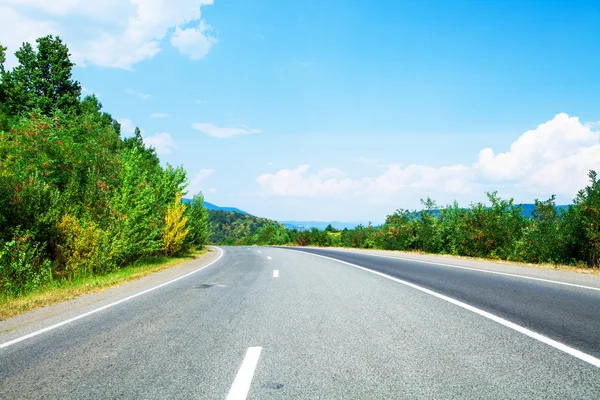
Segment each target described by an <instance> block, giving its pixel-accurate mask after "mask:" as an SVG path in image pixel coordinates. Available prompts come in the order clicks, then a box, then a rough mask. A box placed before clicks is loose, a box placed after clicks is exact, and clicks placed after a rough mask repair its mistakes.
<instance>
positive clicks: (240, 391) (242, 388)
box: [227, 347, 262, 400]
mask: <svg viewBox="0 0 600 400" xmlns="http://www.w3.org/2000/svg"><path fill="white" fill-rule="evenodd" d="M261 351H262V347H250V348H249V349H248V351H247V352H246V356H245V357H244V361H243V362H242V366H241V367H240V370H239V371H238V373H237V375H236V377H235V380H234V381H233V385H231V390H229V394H228V395H227V400H246V397H248V391H250V384H251V383H252V378H253V377H254V371H255V370H256V365H257V364H258V358H259V357H260V352H261Z"/></svg>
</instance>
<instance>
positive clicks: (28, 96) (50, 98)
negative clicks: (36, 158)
mask: <svg viewBox="0 0 600 400" xmlns="http://www.w3.org/2000/svg"><path fill="white" fill-rule="evenodd" d="M36 42H37V50H34V48H33V47H32V46H31V45H30V44H29V43H24V44H23V46H21V48H20V49H19V50H17V52H16V53H15V55H16V57H17V60H18V61H19V64H18V65H17V66H16V67H15V68H14V69H13V70H12V71H10V72H8V73H6V74H4V78H3V84H4V85H5V88H6V90H7V92H8V93H7V98H6V100H7V101H6V104H7V106H8V108H9V110H10V112H11V113H12V114H13V115H17V114H21V113H25V112H31V111H34V110H39V111H40V112H41V113H43V114H44V115H52V114H54V112H55V111H57V110H60V111H61V112H63V113H67V114H74V113H77V112H78V111H79V103H80V100H79V98H80V96H81V86H80V84H79V82H77V81H75V80H73V78H72V69H73V66H74V65H75V64H73V63H72V62H71V60H70V59H69V57H70V54H69V49H68V48H67V46H66V45H64V44H63V43H62V41H61V39H60V38H59V37H54V36H52V35H48V36H45V37H42V38H39V39H37V40H36Z"/></svg>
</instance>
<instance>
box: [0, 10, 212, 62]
mask: <svg viewBox="0 0 600 400" xmlns="http://www.w3.org/2000/svg"><path fill="white" fill-rule="evenodd" d="M212 3H213V0H178V1H176V2H172V1H169V0H128V1H127V0H104V1H102V2H93V1H88V0H55V1H47V0H0V37H2V38H3V40H8V41H7V42H6V44H8V45H9V49H10V52H14V51H15V50H16V49H17V48H18V46H19V45H20V44H21V43H22V42H23V41H30V42H31V41H32V40H34V39H35V38H36V37H39V36H43V35H46V34H49V33H52V34H60V35H61V37H62V38H63V39H65V41H66V43H67V44H68V45H69V48H70V49H71V51H72V53H73V59H74V61H75V62H76V63H77V64H78V65H86V64H94V65H98V66H104V67H116V68H125V69H132V67H133V65H135V64H136V63H138V62H140V61H142V60H146V59H149V58H152V57H154V56H155V55H156V54H158V53H159V52H160V51H161V47H162V45H163V44H164V43H165V40H164V39H165V38H167V39H171V40H169V41H170V42H173V45H174V46H176V47H177V48H179V49H180V51H181V52H182V53H183V54H186V55H189V56H190V57H192V58H194V59H198V58H202V57H203V56H205V55H206V53H207V52H208V50H209V49H210V47H211V46H212V45H213V44H214V43H216V39H214V38H212V37H211V36H208V35H206V34H205V33H204V31H205V30H206V29H207V25H205V23H204V21H203V20H202V18H201V11H200V7H201V6H205V5H210V4H212ZM189 24H195V25H197V28H188V27H187V26H188V25H189ZM4 38H8V39H4ZM9 61H10V60H9ZM9 65H10V62H9Z"/></svg>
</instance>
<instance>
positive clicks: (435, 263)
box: [340, 251, 600, 291]
mask: <svg viewBox="0 0 600 400" xmlns="http://www.w3.org/2000/svg"><path fill="white" fill-rule="evenodd" d="M340 253H344V252H340ZM348 253H353V254H364V255H367V256H373V257H381V258H390V259H392V260H403V261H415V262H419V263H423V264H432V265H441V266H444V267H450V268H457V269H466V270H470V271H478V272H485V273H488V274H495V275H505V276H512V277H515V278H523V279H529V280H532V281H541V282H547V283H556V284H557V285H566V286H573V287H578V288H581V289H590V290H598V291H600V288H597V287H593V286H585V285H578V284H576V283H568V282H561V281H554V280H552V279H544V278H534V277H533V276H527V275H519V274H511V273H508V272H499V271H490V270H487V269H479V268H471V267H462V266H460V265H453V264H446V263H439V262H436V261H425V260H418V259H415V258H406V257H394V256H384V255H383V254H371V253H367V252H365V253H362V252H356V251H349V252H348Z"/></svg>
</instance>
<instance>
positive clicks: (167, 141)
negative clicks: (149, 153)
mask: <svg viewBox="0 0 600 400" xmlns="http://www.w3.org/2000/svg"><path fill="white" fill-rule="evenodd" d="M144 144H145V145H146V146H148V147H153V148H154V149H155V150H156V154H159V155H160V154H169V153H171V150H172V149H176V148H177V146H176V145H175V143H174V142H173V138H172V137H171V134H170V133H167V132H162V133H157V134H156V135H154V136H144Z"/></svg>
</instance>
